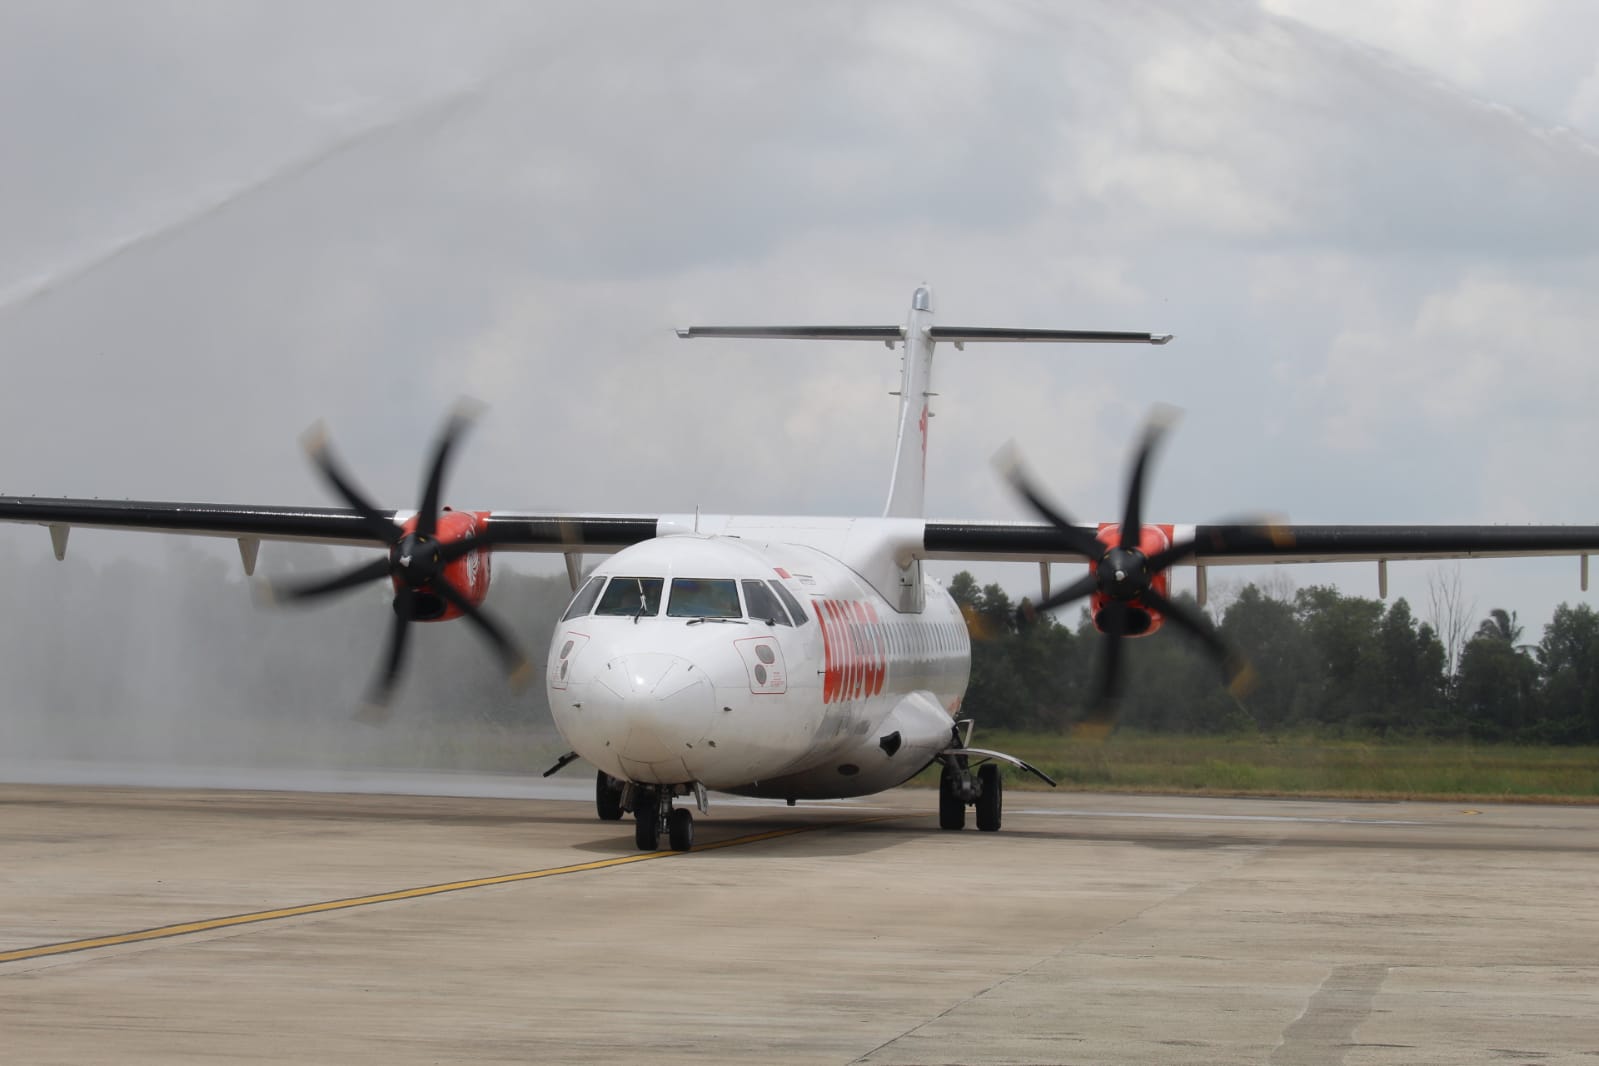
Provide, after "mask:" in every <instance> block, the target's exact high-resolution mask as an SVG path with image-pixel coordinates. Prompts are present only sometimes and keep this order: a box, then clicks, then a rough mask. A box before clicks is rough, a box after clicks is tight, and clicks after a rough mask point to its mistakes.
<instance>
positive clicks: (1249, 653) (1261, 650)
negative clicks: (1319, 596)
mask: <svg viewBox="0 0 1599 1066" xmlns="http://www.w3.org/2000/svg"><path fill="white" fill-rule="evenodd" d="M1221 634H1222V636H1223V637H1225V638H1226V639H1227V641H1228V642H1229V643H1231V644H1232V645H1233V646H1234V647H1235V648H1237V649H1238V650H1239V651H1240V652H1241V653H1242V654H1243V655H1244V657H1245V658H1246V659H1248V660H1249V665H1250V667H1251V669H1253V670H1254V672H1255V686H1254V689H1253V691H1251V692H1250V693H1248V694H1247V695H1246V696H1245V697H1244V703H1245V705H1246V706H1247V707H1248V708H1249V710H1250V713H1251V715H1252V717H1253V719H1254V722H1255V725H1256V726H1257V727H1258V728H1259V729H1261V730H1264V731H1266V732H1274V731H1276V730H1279V729H1283V728H1286V727H1291V726H1292V725H1294V724H1296V723H1297V722H1299V721H1301V720H1305V719H1308V718H1310V717H1312V715H1311V710H1310V704H1311V701H1312V700H1313V699H1314V698H1315V696H1316V694H1317V693H1319V691H1320V679H1321V666H1320V663H1319V662H1318V661H1317V655H1316V652H1315V649H1314V648H1313V646H1312V645H1311V643H1310V640H1309V638H1308V637H1307V635H1306V633H1305V630H1304V627H1303V626H1302V625H1301V624H1300V621H1299V616H1298V614H1297V613H1296V611H1295V609H1294V605H1293V604H1291V603H1287V602H1285V601H1283V600H1279V599H1275V598H1273V597H1271V596H1268V595H1266V594H1265V593H1264V592H1262V591H1261V590H1260V587H1259V586H1257V585H1255V584H1249V585H1246V586H1245V587H1244V590H1243V591H1242V592H1240V593H1239V594H1238V598H1237V599H1236V600H1234V601H1233V604H1232V606H1230V607H1228V608H1227V614H1226V615H1225V617H1223V619H1222V624H1221Z"/></svg>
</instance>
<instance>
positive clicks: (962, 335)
mask: <svg viewBox="0 0 1599 1066" xmlns="http://www.w3.org/2000/svg"><path fill="white" fill-rule="evenodd" d="M927 335H928V337H929V338H931V339H932V340H935V341H953V342H954V343H956V344H965V343H966V342H968V341H973V342H976V341H1010V342H1015V341H1052V342H1054V343H1057V344H1060V343H1064V344H1165V343H1166V342H1167V341H1169V340H1171V337H1172V335H1171V334H1170V333H1126V332H1123V331H1121V330H1103V329H1013V328H1011V327H1009V326H929V327H928V329H927Z"/></svg>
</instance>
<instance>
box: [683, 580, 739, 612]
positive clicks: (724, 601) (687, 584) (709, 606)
mask: <svg viewBox="0 0 1599 1066" xmlns="http://www.w3.org/2000/svg"><path fill="white" fill-rule="evenodd" d="M666 614H667V616H668V617H669V618H742V617H744V611H743V609H742V608H740V607H739V605H738V584H737V583H736V582H735V581H733V580H732V579H731V578H709V577H674V578H673V579H672V598H671V599H670V600H668V601H667V604H666Z"/></svg>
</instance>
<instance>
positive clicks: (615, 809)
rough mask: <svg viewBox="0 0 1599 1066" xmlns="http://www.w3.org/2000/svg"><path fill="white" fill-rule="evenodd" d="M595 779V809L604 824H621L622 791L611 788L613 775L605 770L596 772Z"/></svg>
mask: <svg viewBox="0 0 1599 1066" xmlns="http://www.w3.org/2000/svg"><path fill="white" fill-rule="evenodd" d="M596 774H597V776H596V777H595V779H594V808H595V810H597V811H598V812H599V815H600V821H602V822H619V821H621V820H622V790H621V789H619V788H613V787H611V775H610V774H608V773H606V772H605V771H604V770H599V771H596Z"/></svg>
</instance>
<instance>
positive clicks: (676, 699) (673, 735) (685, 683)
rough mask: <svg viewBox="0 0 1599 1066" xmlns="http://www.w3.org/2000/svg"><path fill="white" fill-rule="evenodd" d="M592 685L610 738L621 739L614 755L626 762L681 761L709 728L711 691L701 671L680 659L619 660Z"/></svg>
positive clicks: (643, 655)
mask: <svg viewBox="0 0 1599 1066" xmlns="http://www.w3.org/2000/svg"><path fill="white" fill-rule="evenodd" d="M596 680H597V681H598V682H599V684H598V685H597V686H596V691H595V693H594V695H595V696H598V697H599V700H598V702H599V703H600V704H602V705H603V711H604V713H605V714H606V715H607V716H608V717H610V718H611V719H612V730H613V732H612V735H613V736H618V737H620V738H621V741H620V743H619V744H617V754H618V755H619V756H620V757H622V758H624V759H627V760H629V761H630V762H638V763H660V762H667V761H669V760H681V759H683V757H684V756H686V755H689V754H691V752H692V750H693V747H694V746H695V745H697V744H698V743H699V741H700V738H701V737H703V736H704V735H705V733H706V730H708V729H709V728H710V724H711V714H712V712H713V711H714V710H715V704H716V693H715V689H714V688H713V687H712V685H711V682H710V679H709V678H708V677H706V676H705V673H704V671H702V670H699V669H697V668H696V667H695V665H694V664H693V663H692V662H690V661H689V660H687V659H685V658H683V657H681V656H678V655H668V654H666V653H663V652H634V653H632V654H629V655H619V656H617V657H616V658H614V659H612V660H611V661H610V662H608V663H606V664H605V668H604V669H603V670H601V671H600V673H599V677H598V678H596ZM593 703H594V700H593V698H592V697H591V706H592V705H593ZM596 709H600V708H596Z"/></svg>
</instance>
